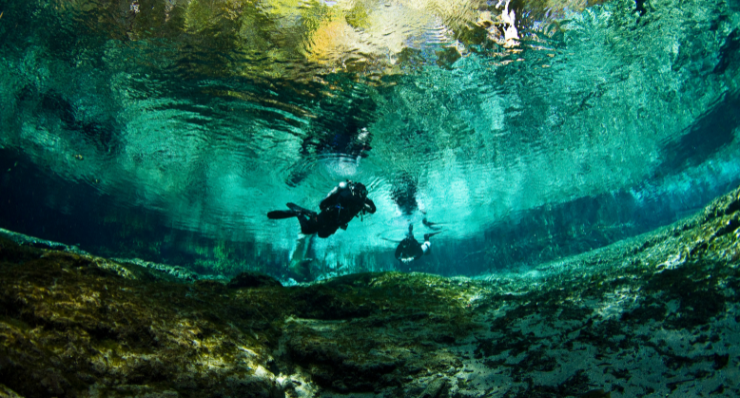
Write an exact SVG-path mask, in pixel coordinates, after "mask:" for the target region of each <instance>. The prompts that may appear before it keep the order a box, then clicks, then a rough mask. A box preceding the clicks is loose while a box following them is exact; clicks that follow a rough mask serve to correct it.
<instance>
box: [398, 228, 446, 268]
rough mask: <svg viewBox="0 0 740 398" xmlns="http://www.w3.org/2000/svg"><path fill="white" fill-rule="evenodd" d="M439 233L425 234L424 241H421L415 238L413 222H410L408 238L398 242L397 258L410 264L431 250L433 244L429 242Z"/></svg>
mask: <svg viewBox="0 0 740 398" xmlns="http://www.w3.org/2000/svg"><path fill="white" fill-rule="evenodd" d="M440 232H441V231H440ZM438 233H439V232H434V233H431V234H425V235H424V243H419V242H418V241H417V240H416V239H415V238H414V226H413V224H409V234H408V235H406V238H405V239H404V240H402V241H401V242H400V243H399V244H398V247H396V258H397V259H398V261H400V262H402V263H404V264H408V263H410V262H412V261H414V260H416V259H417V258H419V257H421V256H422V255H423V254H427V253H428V251H429V247H431V246H432V244H431V243H430V242H429V238H431V237H432V236H434V235H437V234H438Z"/></svg>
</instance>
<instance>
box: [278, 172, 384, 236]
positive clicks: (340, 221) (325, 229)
mask: <svg viewBox="0 0 740 398" xmlns="http://www.w3.org/2000/svg"><path fill="white" fill-rule="evenodd" d="M288 208H290V210H275V211H271V212H269V213H267V217H268V218H271V219H273V220H279V219H283V218H291V217H298V221H299V222H300V223H301V232H303V233H304V234H306V235H310V234H315V233H317V232H318V234H319V237H320V238H327V237H329V236H330V235H332V234H334V233H335V232H337V229H339V228H342V229H347V225H348V224H349V222H350V221H352V219H353V218H355V216H357V215H358V214H360V215H362V214H365V213H370V214H373V213H375V203H373V201H372V200H370V199H368V197H367V188H365V185H363V184H361V183H359V182H352V181H349V180H347V181H343V182H340V183H339V185H337V186H336V187H334V189H333V190H332V191H331V192H329V194H328V195H327V196H326V198H324V200H322V201H321V203H320V204H319V209H321V213H318V214H317V213H316V212H314V211H311V210H308V209H304V208H302V207H300V206H298V205H296V204H293V203H288Z"/></svg>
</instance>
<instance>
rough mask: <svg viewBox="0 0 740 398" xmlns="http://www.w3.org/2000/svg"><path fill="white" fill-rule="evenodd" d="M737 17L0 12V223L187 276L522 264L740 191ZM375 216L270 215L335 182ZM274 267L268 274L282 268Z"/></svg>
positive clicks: (465, 8) (357, 5)
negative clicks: (309, 229) (405, 244)
mask: <svg viewBox="0 0 740 398" xmlns="http://www.w3.org/2000/svg"><path fill="white" fill-rule="evenodd" d="M739 11H740V3H738V2H737V1H730V0H727V1H716V2H702V1H678V0H663V1H657V0H637V1H635V0H629V1H627V0H624V1H622V0H616V1H607V2H601V1H586V0H572V1H568V0H550V1H545V0H540V1H508V2H507V1H487V2H486V1H464V0H452V1H450V0H444V1H443V0H439V1H438V0H407V1H403V0H398V1H372V0H368V1H351V0H348V1H340V0H337V1H328V0H325V1H293V0H263V1H246V0H220V1H219V0H214V1H200V0H191V1H180V0H153V1H117V0H109V1H103V0H101V1H85V0H77V1H68V0H57V1H8V2H3V3H1V4H0V13H2V14H0V43H1V44H0V102H1V105H0V156H1V158H2V160H1V161H0V162H1V164H0V166H2V169H1V170H0V172H2V176H1V177H0V188H1V189H2V192H0V199H3V202H4V204H3V206H4V209H3V210H2V214H0V223H1V225H0V226H1V227H6V228H9V229H14V230H18V231H20V232H25V233H29V234H34V235H37V236H40V237H43V238H46V239H53V240H59V241H63V242H65V243H69V244H80V245H81V246H82V247H83V248H86V249H88V250H93V251H99V252H100V251H102V252H105V253H107V254H116V255H121V256H130V257H142V258H146V259H148V260H151V261H163V262H170V263H180V264H189V265H191V266H194V267H196V268H197V269H198V270H199V271H201V272H206V273H208V272H211V273H219V272H220V273H229V272H236V271H238V270H241V269H247V268H250V269H260V270H267V271H271V270H272V271H274V270H276V269H279V267H280V264H285V263H287V262H289V261H290V259H291V256H292V257H296V256H297V254H296V253H299V254H300V256H303V257H307V258H308V257H310V258H315V259H316V260H315V264H314V267H317V268H319V269H321V271H320V272H321V273H333V272H358V271H365V270H380V269H394V268H395V267H397V266H398V264H396V263H395V260H394V259H393V257H392V253H393V250H394V248H395V245H396V243H395V242H397V241H399V240H400V239H402V238H403V237H404V234H405V232H406V230H407V228H408V224H409V223H413V224H414V225H415V226H416V229H415V231H416V232H417V238H421V235H423V233H424V231H426V232H428V230H426V229H425V226H424V225H422V219H424V218H426V219H427V220H428V221H432V222H435V223H440V224H443V226H444V232H443V233H442V234H440V235H438V236H436V237H434V238H433V248H434V251H433V253H432V256H427V257H426V258H425V259H424V260H423V261H420V262H419V263H418V264H417V265H416V267H417V269H419V270H426V271H432V272H440V273H445V274H458V273H463V274H477V273H482V272H490V271H493V270H496V269H500V268H506V267H513V266H520V265H533V264H536V263H538V262H542V261H547V260H551V259H554V258H558V257H559V256H563V255H568V254H573V253H577V252H581V251H584V250H588V249H591V248H594V247H599V246H603V245H605V244H608V243H610V242H613V241H616V240H619V239H622V238H624V237H626V236H631V235H634V234H637V233H640V232H644V231H646V230H649V229H652V228H655V227H657V226H659V225H663V224H666V223H670V222H672V221H675V220H676V219H678V218H680V217H683V216H685V215H687V214H690V213H691V212H692V211H693V210H695V209H697V208H699V207H700V206H702V205H703V204H705V203H706V202H707V201H708V200H709V199H711V198H713V197H714V196H716V195H718V194H720V193H722V192H725V191H727V190H728V189H729V187H733V186H735V185H736V184H737V183H738V180H740V179H739V178H738V175H739V174H738V171H740V170H739V169H740V162H739V158H738V142H737V134H738V124H739V123H740V116H738V115H740V92H739V91H738V84H740V73H739V70H738V69H739V68H740V56H739V55H738V54H740V29H739V27H740V12H739ZM344 179H352V180H356V181H361V182H364V183H365V184H366V185H368V187H370V190H371V193H370V198H371V199H373V200H374V201H375V203H376V205H377V207H378V211H377V213H376V214H374V215H372V216H368V217H364V218H363V220H360V219H356V220H354V221H353V222H352V223H350V225H349V228H348V229H347V231H341V230H340V231H339V232H338V233H337V234H335V235H334V236H332V237H331V238H329V239H309V238H301V239H297V238H298V237H299V235H298V233H299V227H298V223H297V222H296V221H295V220H294V219H292V220H280V221H272V220H268V219H267V218H266V213H267V212H268V211H270V210H275V209H280V208H283V207H284V205H285V203H287V202H295V203H298V204H300V205H302V206H304V207H308V208H313V209H316V207H317V205H318V202H319V201H320V200H321V199H322V198H323V197H324V196H325V195H326V194H327V192H329V190H331V188H332V187H333V186H335V185H336V184H337V183H338V182H339V181H341V180H344ZM275 272H277V271H275Z"/></svg>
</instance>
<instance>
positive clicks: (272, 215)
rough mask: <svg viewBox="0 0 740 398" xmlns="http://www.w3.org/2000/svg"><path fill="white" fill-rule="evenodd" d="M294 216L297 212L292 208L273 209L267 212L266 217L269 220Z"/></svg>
mask: <svg viewBox="0 0 740 398" xmlns="http://www.w3.org/2000/svg"><path fill="white" fill-rule="evenodd" d="M295 216H297V214H296V212H294V211H292V210H275V211H271V212H269V213H267V218H269V219H271V220H282V219H284V218H291V217H295Z"/></svg>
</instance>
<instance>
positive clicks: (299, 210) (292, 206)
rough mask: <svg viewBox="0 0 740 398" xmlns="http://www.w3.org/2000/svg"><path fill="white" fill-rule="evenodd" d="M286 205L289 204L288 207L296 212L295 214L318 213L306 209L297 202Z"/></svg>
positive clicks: (310, 214)
mask: <svg viewBox="0 0 740 398" xmlns="http://www.w3.org/2000/svg"><path fill="white" fill-rule="evenodd" d="M286 206H288V208H289V209H290V210H292V211H293V212H294V213H296V214H295V215H298V214H306V215H309V216H312V215H315V214H316V213H314V212H312V211H311V210H308V209H304V208H303V207H301V206H298V205H297V204H295V203H288V204H287V205H286Z"/></svg>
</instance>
